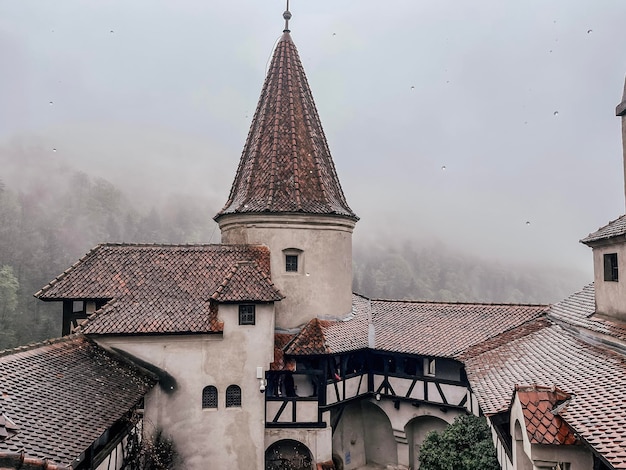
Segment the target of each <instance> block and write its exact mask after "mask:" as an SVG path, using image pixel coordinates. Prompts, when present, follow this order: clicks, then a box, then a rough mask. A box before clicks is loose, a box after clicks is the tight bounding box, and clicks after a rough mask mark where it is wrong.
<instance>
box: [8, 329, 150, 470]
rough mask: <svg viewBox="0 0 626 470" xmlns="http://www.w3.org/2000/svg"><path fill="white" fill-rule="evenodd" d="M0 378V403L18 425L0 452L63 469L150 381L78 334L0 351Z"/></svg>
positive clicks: (133, 404) (109, 424)
mask: <svg viewBox="0 0 626 470" xmlns="http://www.w3.org/2000/svg"><path fill="white" fill-rule="evenodd" d="M0 377H2V380H1V381H0V407H2V409H3V413H4V414H5V415H6V416H8V417H10V419H11V420H12V421H13V422H14V423H15V426H16V427H17V433H16V434H14V435H12V436H9V437H8V438H6V439H4V440H0V452H2V453H13V454H15V453H17V452H20V451H21V450H22V449H23V450H24V451H25V453H26V456H27V457H28V458H33V459H50V460H51V461H52V462H53V463H55V464H57V465H59V466H63V467H65V466H68V465H70V464H71V463H72V462H73V461H74V459H76V458H77V457H78V456H79V455H80V454H81V453H82V452H83V451H85V450H86V449H87V448H88V447H89V445H91V444H92V443H93V442H94V441H95V440H96V439H97V438H98V437H99V436H100V435H101V434H102V433H103V432H104V431H105V430H106V429H108V428H109V427H110V426H111V425H112V424H113V423H115V422H116V421H117V420H119V419H121V418H123V417H124V416H125V414H126V413H127V412H128V411H129V410H131V409H132V408H133V407H134V406H135V405H136V404H137V403H138V402H139V400H140V399H141V398H142V397H143V396H144V394H145V393H146V392H148V391H149V390H150V388H151V387H152V386H153V385H154V384H155V380H154V379H153V378H152V377H151V376H149V375H147V374H146V373H144V372H142V371H140V370H139V369H137V368H135V367H134V366H132V365H130V364H129V363H127V362H126V361H123V360H120V359H118V358H116V357H113V356H111V355H110V354H109V353H107V352H105V351H104V350H103V349H101V348H99V347H98V346H97V345H95V344H94V343H92V342H91V341H89V340H87V339H86V338H85V337H84V336H81V335H74V336H66V337H64V338H62V339H59V340H52V341H47V342H45V343H41V344H37V345H30V346H27V347H21V348H17V349H14V350H10V351H3V352H1V353H0ZM52 462H51V463H52ZM33 468H35V467H33ZM42 468H43V467H42Z"/></svg>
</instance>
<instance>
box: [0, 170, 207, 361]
mask: <svg viewBox="0 0 626 470" xmlns="http://www.w3.org/2000/svg"><path fill="white" fill-rule="evenodd" d="M52 180H53V183H54V184H50V185H45V184H38V185H35V186H31V187H29V188H28V189H22V190H20V191H18V190H14V189H11V188H10V187H9V185H8V184H6V183H4V182H0V349H4V348H7V347H13V346H16V345H20V344H25V343H28V342H32V341H37V340H41V339H45V338H49V337H54V336H58V335H59V334H60V325H61V323H60V311H61V306H60V304H58V303H51V304H46V303H44V302H41V301H39V300H37V299H35V298H34V297H33V294H34V293H35V292H37V291H38V290H39V289H40V288H41V287H43V286H44V285H45V284H47V283H48V282H49V281H50V280H52V279H53V278H54V277H55V276H57V275H58V274H60V273H61V272H63V271H64V270H65V269H67V268H68V267H69V266H71V265H72V264H73V263H75V262H76V261H77V260H78V258H80V257H81V256H83V255H84V254H85V253H86V252H87V251H89V249H91V248H92V247H94V246H95V245H96V244H98V243H101V242H122V241H125V242H149V243H151V242H171V243H181V242H199V241H205V242H206V241H208V240H209V236H210V234H211V232H212V231H213V229H214V224H213V222H212V220H211V213H210V211H207V210H206V208H203V207H201V205H200V203H199V202H198V201H193V200H188V199H187V198H177V197H173V196H172V197H170V198H169V199H168V201H167V203H166V204H164V205H163V206H160V207H158V208H153V209H151V210H149V211H147V212H145V213H142V212H139V211H138V210H137V209H136V208H134V206H133V204H131V203H130V202H129V201H128V200H127V199H126V197H125V196H124V195H123V194H122V192H121V191H120V190H119V189H117V188H116V187H115V186H114V185H113V184H111V183H110V182H108V181H105V180H103V179H100V178H92V177H90V176H88V175H86V174H82V173H71V174H68V176H67V177H66V178H65V179H63V178H58V177H55V178H52ZM51 183H52V181H51Z"/></svg>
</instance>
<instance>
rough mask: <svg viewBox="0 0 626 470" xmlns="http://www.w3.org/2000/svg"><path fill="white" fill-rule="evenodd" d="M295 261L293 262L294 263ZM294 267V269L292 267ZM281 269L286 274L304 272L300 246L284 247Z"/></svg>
mask: <svg viewBox="0 0 626 470" xmlns="http://www.w3.org/2000/svg"><path fill="white" fill-rule="evenodd" d="M294 261H295V263H294ZM294 267H295V269H293V268H294ZM283 269H284V270H285V271H284V272H285V273H286V274H288V275H294V274H301V273H303V272H304V251H303V250H301V249H300V248H293V247H292V248H285V249H284V250H283Z"/></svg>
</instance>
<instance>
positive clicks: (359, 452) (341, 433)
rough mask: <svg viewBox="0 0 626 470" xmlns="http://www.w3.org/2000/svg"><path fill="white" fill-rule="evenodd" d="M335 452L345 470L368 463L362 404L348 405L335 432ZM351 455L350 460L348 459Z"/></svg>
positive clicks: (351, 469)
mask: <svg viewBox="0 0 626 470" xmlns="http://www.w3.org/2000/svg"><path fill="white" fill-rule="evenodd" d="M333 452H334V453H335V454H337V455H338V456H339V457H340V458H341V460H342V461H343V463H344V470H353V469H356V468H359V467H363V466H364V465H365V464H366V458H365V429H364V427H363V414H362V412H361V404H360V402H359V403H353V404H351V405H348V406H346V408H345V409H344V411H343V414H342V415H341V420H340V421H339V424H338V425H337V428H336V429H335V433H334V434H333ZM348 455H349V460H350V462H349V463H348V462H347V461H346V460H347V458H348Z"/></svg>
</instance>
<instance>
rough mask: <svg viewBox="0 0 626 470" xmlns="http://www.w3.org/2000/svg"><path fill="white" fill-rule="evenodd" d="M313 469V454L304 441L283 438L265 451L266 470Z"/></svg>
mask: <svg viewBox="0 0 626 470" xmlns="http://www.w3.org/2000/svg"><path fill="white" fill-rule="evenodd" d="M285 468H289V469H293V470H313V468H314V467H313V455H312V454H311V451H310V450H309V448H308V447H307V446H305V445H304V444H303V443H302V442H298V441H294V440H293V439H283V440H281V441H276V442H274V443H273V444H272V445H270V446H269V447H268V448H267V450H266V451H265V470H282V469H285Z"/></svg>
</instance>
